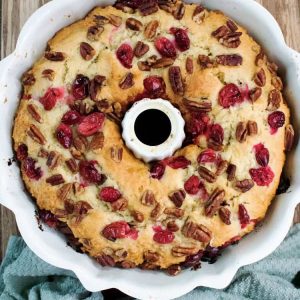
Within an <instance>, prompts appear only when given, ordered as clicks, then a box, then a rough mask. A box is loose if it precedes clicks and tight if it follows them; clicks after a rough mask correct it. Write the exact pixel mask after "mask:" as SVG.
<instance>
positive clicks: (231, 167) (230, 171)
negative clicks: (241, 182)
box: [226, 164, 236, 181]
mask: <svg viewBox="0 0 300 300" xmlns="http://www.w3.org/2000/svg"><path fill="white" fill-rule="evenodd" d="M226 173H227V180H228V181H232V180H233V179H234V178H235V173H236V165H234V164H229V166H228V168H227V170H226Z"/></svg>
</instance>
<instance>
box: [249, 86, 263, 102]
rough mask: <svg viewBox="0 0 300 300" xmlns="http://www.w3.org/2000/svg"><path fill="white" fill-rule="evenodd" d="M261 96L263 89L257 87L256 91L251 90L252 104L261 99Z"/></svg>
mask: <svg viewBox="0 0 300 300" xmlns="http://www.w3.org/2000/svg"><path fill="white" fill-rule="evenodd" d="M261 94H262V89H261V88H260V87H255V88H254V89H252V90H250V92H249V97H250V100H251V101H252V103H254V102H255V101H256V100H257V99H259V98H260V96H261Z"/></svg>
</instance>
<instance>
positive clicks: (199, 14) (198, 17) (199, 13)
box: [192, 4, 205, 24]
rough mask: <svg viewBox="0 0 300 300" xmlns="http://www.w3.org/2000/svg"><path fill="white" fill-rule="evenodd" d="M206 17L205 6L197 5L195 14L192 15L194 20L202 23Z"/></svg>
mask: <svg viewBox="0 0 300 300" xmlns="http://www.w3.org/2000/svg"><path fill="white" fill-rule="evenodd" d="M204 17H205V10H204V7H203V6H202V5H201V4H200V5H197V6H196V8H195V10H194V11H193V16H192V19H193V21H194V22H196V23H197V24H201V23H202V22H203V20H204Z"/></svg>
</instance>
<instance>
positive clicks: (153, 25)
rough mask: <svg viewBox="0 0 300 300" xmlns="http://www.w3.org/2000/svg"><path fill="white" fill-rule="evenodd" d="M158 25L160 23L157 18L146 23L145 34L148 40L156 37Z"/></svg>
mask: <svg viewBox="0 0 300 300" xmlns="http://www.w3.org/2000/svg"><path fill="white" fill-rule="evenodd" d="M158 25H159V23H158V21H157V20H153V21H151V22H149V23H148V24H147V25H146V27H145V30H144V36H145V38H146V39H147V40H150V41H151V40H153V39H154V38H155V36H156V31H157V28H158Z"/></svg>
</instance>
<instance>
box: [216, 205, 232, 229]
mask: <svg viewBox="0 0 300 300" xmlns="http://www.w3.org/2000/svg"><path fill="white" fill-rule="evenodd" d="M230 215H231V212H230V210H229V209H228V208H226V207H221V208H220V209H219V216H220V219H221V220H222V221H223V223H225V224H226V225H230V224H231V221H230Z"/></svg>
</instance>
